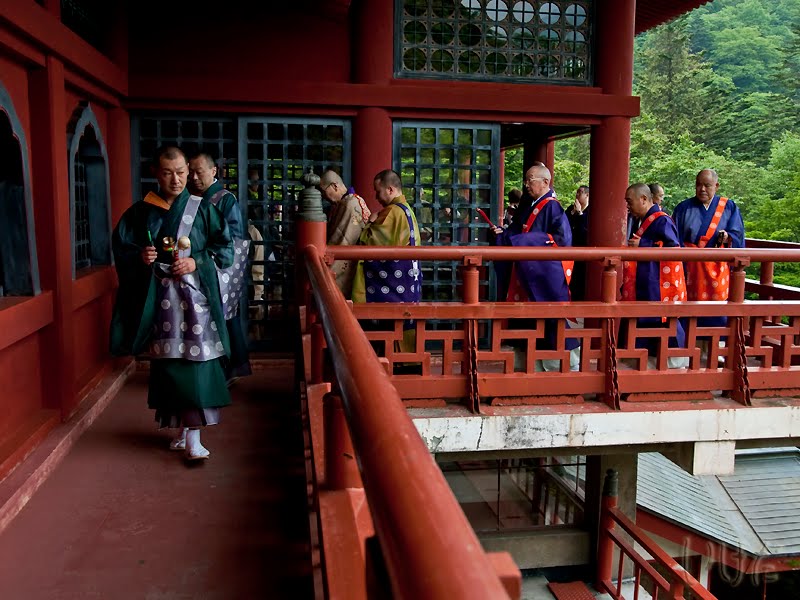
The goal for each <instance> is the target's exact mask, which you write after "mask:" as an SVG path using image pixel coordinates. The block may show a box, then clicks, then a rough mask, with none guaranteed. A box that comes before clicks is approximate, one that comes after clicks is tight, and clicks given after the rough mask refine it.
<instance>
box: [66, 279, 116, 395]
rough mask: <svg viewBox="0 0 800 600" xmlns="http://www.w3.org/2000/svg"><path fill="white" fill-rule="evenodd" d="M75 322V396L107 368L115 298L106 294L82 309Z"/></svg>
mask: <svg viewBox="0 0 800 600" xmlns="http://www.w3.org/2000/svg"><path fill="white" fill-rule="evenodd" d="M73 318H74V319H75V332H76V335H75V339H74V340H73V343H74V359H75V393H76V394H77V393H79V392H80V391H81V390H82V389H83V388H84V386H86V385H87V384H88V383H89V382H90V381H91V380H92V379H93V378H94V377H95V376H96V375H97V374H98V373H100V372H101V371H102V370H103V368H104V367H105V366H106V364H107V362H108V360H109V354H108V324H109V322H110V321H111V297H110V294H105V295H103V296H101V297H100V298H98V299H97V300H94V301H92V302H89V303H88V304H86V305H84V306H82V307H80V308H79V309H77V310H76V311H75V312H74V313H73Z"/></svg>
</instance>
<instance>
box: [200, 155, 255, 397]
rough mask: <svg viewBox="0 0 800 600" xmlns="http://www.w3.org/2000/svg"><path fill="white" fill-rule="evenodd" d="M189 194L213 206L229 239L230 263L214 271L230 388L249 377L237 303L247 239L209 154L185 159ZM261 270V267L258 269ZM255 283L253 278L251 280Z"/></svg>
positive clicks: (244, 278) (232, 199) (243, 286)
mask: <svg viewBox="0 0 800 600" xmlns="http://www.w3.org/2000/svg"><path fill="white" fill-rule="evenodd" d="M188 187H189V191H190V192H191V193H192V194H196V195H197V196H201V197H202V198H203V200H207V201H208V202H210V203H211V204H213V205H214V206H216V207H217V208H218V209H219V211H220V212H221V213H222V216H223V217H224V218H225V222H226V223H227V224H228V231H229V232H230V234H231V237H232V238H233V248H234V256H233V259H234V261H233V264H232V265H231V266H230V267H228V268H227V269H218V273H217V275H218V278H219V286H220V294H222V307H223V312H224V313H225V327H226V329H227V330H228V337H229V339H230V344H231V357H230V360H228V359H224V360H223V362H224V365H225V377H226V379H227V383H228V386H229V387H230V386H231V385H232V384H233V383H234V382H235V381H236V380H237V379H239V377H244V376H246V375H250V374H252V372H253V371H252V369H251V368H250V356H249V353H248V350H247V338H246V337H245V335H244V331H243V329H242V321H241V319H240V318H239V302H240V301H241V299H242V295H243V292H244V290H246V289H247V287H246V286H247V257H248V254H249V250H250V240H248V239H247V236H246V235H245V232H244V218H243V216H242V209H241V207H240V206H239V201H238V200H237V199H236V196H234V195H233V194H232V193H231V192H229V191H228V190H226V189H225V188H224V187H222V183H221V182H220V181H219V180H218V179H217V165H216V164H215V163H214V159H213V158H212V157H211V155H210V154H207V153H205V152H201V153H198V154H195V155H194V156H192V157H191V158H190V159H189V180H188ZM262 268H263V267H262ZM253 279H254V280H255V276H254V277H253Z"/></svg>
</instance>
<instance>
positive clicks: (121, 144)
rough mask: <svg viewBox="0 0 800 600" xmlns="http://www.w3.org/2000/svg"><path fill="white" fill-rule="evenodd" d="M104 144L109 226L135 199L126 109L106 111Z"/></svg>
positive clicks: (114, 223)
mask: <svg viewBox="0 0 800 600" xmlns="http://www.w3.org/2000/svg"><path fill="white" fill-rule="evenodd" d="M107 122H108V124H107V135H106V146H107V148H108V177H109V179H110V181H109V189H110V192H111V198H110V206H109V209H110V214H111V226H112V227H114V226H116V224H117V221H119V218H120V217H121V216H122V213H123V212H125V210H126V209H127V208H128V207H130V206H131V204H132V203H133V202H134V201H136V200H141V198H133V197H132V196H131V190H132V181H131V119H130V116H129V115H128V111H126V110H124V109H122V108H112V109H110V110H109V111H108V121H107Z"/></svg>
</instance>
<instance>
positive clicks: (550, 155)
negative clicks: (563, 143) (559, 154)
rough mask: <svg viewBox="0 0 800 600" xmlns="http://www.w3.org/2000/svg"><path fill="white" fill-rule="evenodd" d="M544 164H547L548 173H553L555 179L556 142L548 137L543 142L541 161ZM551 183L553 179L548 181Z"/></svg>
mask: <svg viewBox="0 0 800 600" xmlns="http://www.w3.org/2000/svg"><path fill="white" fill-rule="evenodd" d="M542 162H543V163H544V164H546V165H547V168H548V169H550V173H552V175H553V180H555V177H556V174H555V170H554V169H555V167H556V143H555V141H554V140H552V139H549V140H547V142H545V146H544V160H543V161H542ZM550 183H551V185H552V184H553V181H551V182H550Z"/></svg>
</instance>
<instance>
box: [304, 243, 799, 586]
mask: <svg viewBox="0 0 800 600" xmlns="http://www.w3.org/2000/svg"><path fill="white" fill-rule="evenodd" d="M300 247H304V248H305V250H304V252H305V254H304V256H305V258H306V266H307V272H308V278H309V280H310V284H309V285H308V287H305V288H304V287H303V286H304V285H306V284H304V283H303V282H301V283H300V290H299V291H300V293H301V296H300V297H301V298H305V302H303V304H304V305H305V306H306V324H307V329H306V331H307V332H308V333H309V337H308V340H309V341H308V342H307V357H308V361H309V368H308V375H307V376H308V379H309V381H310V382H311V383H317V384H319V383H321V382H323V380H324V379H325V378H326V374H325V371H326V370H325V363H324V353H323V346H324V345H325V344H327V349H328V356H329V358H330V360H331V362H332V365H333V370H334V371H335V380H336V382H337V384H338V387H339V390H340V392H341V397H342V405H343V408H344V414H345V415H346V425H345V426H344V429H343V430H342V429H341V428H340V429H339V430H337V429H336V428H333V432H334V433H335V435H330V436H329V439H330V440H339V441H338V442H336V443H337V444H342V447H345V446H347V444H346V443H343V442H341V439H342V438H343V437H348V435H349V436H351V437H352V448H353V452H354V453H355V455H356V456H357V460H358V464H359V467H360V472H361V477H362V478H363V485H364V489H365V490H366V494H367V499H368V502H369V508H370V512H371V515H372V520H373V521H374V528H375V533H376V534H377V537H378V539H379V540H380V546H381V550H382V554H383V560H384V561H385V564H386V568H387V571H388V574H389V579H390V582H391V587H392V590H393V593H394V594H395V595H396V596H397V597H398V598H403V597H411V596H413V597H415V598H416V597H420V598H428V597H430V598H433V597H458V598H472V597H474V598H490V597H499V596H500V595H503V594H505V591H504V590H503V588H502V585H501V583H500V580H499V579H498V577H497V575H496V572H495V571H494V568H493V566H492V561H491V560H490V558H489V557H488V556H487V555H486V554H485V553H484V552H483V551H482V550H481V549H480V545H479V543H478V541H477V539H476V538H475V535H474V533H473V532H472V531H471V529H470V526H469V524H468V522H467V520H466V518H465V517H464V515H463V513H462V512H461V510H460V508H459V506H458V503H457V501H456V500H455V498H454V497H453V495H452V492H451V491H450V489H449V487H448V486H447V483H446V482H445V480H444V478H443V476H442V474H441V471H440V470H439V469H438V467H437V466H436V464H435V463H434V461H433V460H432V458H431V456H430V455H429V453H428V451H427V449H426V447H425V446H424V443H423V442H422V440H421V439H420V438H419V436H418V434H417V431H416V429H415V428H414V425H413V424H412V422H411V420H410V419H409V417H408V415H407V413H406V411H405V406H404V405H403V402H402V401H401V398H402V400H405V401H406V402H424V401H425V400H426V399H432V400H434V401H436V402H443V401H444V400H446V399H448V398H449V399H463V398H465V397H468V398H469V400H470V402H471V403H472V404H471V407H472V408H473V410H476V411H479V410H480V406H479V405H480V402H483V401H486V400H487V399H488V400H489V401H491V402H495V401H497V400H500V403H504V402H510V403H513V402H514V401H515V400H516V399H518V398H519V397H520V396H525V398H523V401H530V399H531V398H534V400H535V401H538V402H545V401H546V402H558V401H564V398H567V400H566V401H568V402H583V401H585V399H586V398H587V396H591V395H594V396H596V397H597V398H599V399H601V400H603V401H605V402H606V403H607V404H608V405H609V406H611V407H614V408H619V407H620V402H621V401H623V400H630V399H631V398H632V397H633V396H635V395H636V394H639V395H643V394H644V395H646V394H647V393H649V392H657V393H658V394H659V398H662V399H663V398H664V397H665V396H668V395H669V393H670V392H671V393H673V394H674V395H676V397H678V398H686V397H691V394H692V393H697V392H696V391H697V390H713V389H721V390H723V391H727V392H728V394H729V395H730V396H731V398H733V399H734V400H737V401H738V402H740V403H741V404H745V405H746V404H750V403H751V400H752V398H753V397H754V396H755V395H757V393H758V392H761V393H764V394H775V393H780V392H784V391H789V392H792V391H797V390H793V388H796V387H798V384H797V381H798V375H799V374H800V366H798V365H797V362H798V360H797V359H798V357H800V302H798V301H787V302H768V301H754V302H745V301H744V300H745V285H746V283H745V272H744V269H745V267H746V266H748V265H749V264H750V262H751V261H753V262H761V263H762V265H767V266H768V265H769V264H770V263H774V262H784V261H785V262H800V252H798V250H797V249H795V248H788V249H787V248H778V249H772V248H770V249H766V248H747V249H737V250H731V249H702V250H699V249H683V248H676V249H671V248H670V249H632V248H619V249H616V248H615V249H609V248H567V249H560V248H524V249H523V248H489V247H424V248H395V247H393V248H375V247H369V248H366V247H329V248H328V249H327V254H328V256H326V260H329V259H332V258H333V257H335V258H342V259H351V260H352V259H359V258H364V259H378V260H386V259H403V258H405V259H409V258H417V259H422V260H447V261H450V260H459V261H461V262H462V264H463V265H464V266H463V269H464V273H463V277H462V281H463V282H464V285H463V289H462V300H463V301H462V302H447V303H421V304H418V305H409V304H360V305H355V306H352V307H349V306H348V305H347V304H346V303H345V302H344V299H343V297H342V295H341V294H340V293H339V291H338V289H336V287H335V283H334V281H333V278H332V276H331V275H330V273H329V271H328V270H327V268H326V264H325V261H324V260H323V257H322V256H321V255H320V253H319V251H318V250H316V249H315V248H314V247H305V246H304V245H303V244H300ZM521 259H526V260H544V259H546V260H566V259H577V260H587V261H601V262H602V263H603V265H604V270H603V273H602V278H601V281H602V289H601V294H600V296H601V298H602V301H600V302H574V303H537V304H535V305H534V304H533V303H507V302H499V303H498V302H494V303H490V302H479V294H478V287H479V281H478V276H479V271H478V268H479V266H480V265H481V264H483V263H484V262H485V261H487V260H521ZM623 260H683V261H692V260H702V261H707V260H725V261H729V262H730V264H731V291H730V298H729V301H728V302H704V303H700V302H685V303H667V304H663V303H647V302H626V303H619V302H617V301H616V297H617V290H618V277H617V268H618V266H619V265H620V264H621V262H622V261H623ZM765 273H766V272H765ZM765 279H766V280H767V282H766V283H767V284H768V283H769V281H768V279H769V278H768V276H765V275H762V284H764V280H765ZM759 285H761V284H759ZM767 291H770V290H767ZM767 297H777V296H776V295H774V294H773V295H771V296H767ZM534 310H535V311H536V314H533V311H534ZM719 315H725V316H728V317H729V325H728V326H727V327H714V328H711V327H701V326H699V325H698V322H697V319H698V318H699V317H703V316H719ZM545 316H546V318H550V319H566V318H569V319H577V318H584V319H586V321H585V323H584V325H583V326H582V327H578V328H575V329H569V330H567V329H565V328H564V326H563V324H562V325H560V326H559V327H560V328H559V331H558V344H559V346H558V348H556V349H555V350H549V351H546V352H545V351H538V350H536V349H535V340H536V339H537V337H538V336H540V335H541V329H540V327H541V326H542V325H541V323H540V322H541V321H543V319H544V318H545ZM653 316H658V317H663V318H665V319H666V322H667V327H666V328H664V329H656V330H648V331H644V330H637V329H636V319H637V318H639V317H653ZM356 318H360V319H379V320H387V321H389V322H390V326H389V327H388V328H387V329H385V330H384V331H369V332H366V334H365V332H363V331H362V330H361V328H360V327H359V325H358V321H357V320H356ZM523 318H524V319H531V318H533V319H534V320H535V321H536V324H535V325H534V328H533V329H529V330H511V329H508V328H506V327H505V324H504V322H505V321H506V320H508V319H523ZM679 318H683V319H686V322H687V324H688V326H687V336H688V340H689V343H688V348H685V349H672V348H669V347H668V343H667V341H668V338H669V336H670V334H672V333H674V330H675V324H676V323H677V319H679ZM408 319H414V320H416V321H417V325H416V332H417V347H416V349H415V351H414V352H409V353H400V352H395V351H394V344H393V343H392V342H393V341H394V340H396V339H399V338H400V337H401V336H402V323H403V321H404V320H408ZM434 319H435V320H439V321H442V320H451V321H456V322H459V323H460V324H461V326H460V327H456V328H454V329H452V330H447V331H441V330H435V329H428V328H427V327H426V324H427V322H428V321H429V320H434ZM622 321H627V323H628V327H629V333H628V339H627V342H628V345H627V348H624V347H621V346H620V345H619V344H618V343H617V341H616V337H615V336H616V331H617V329H616V327H617V323H618V322H622ZM478 327H484V328H486V327H491V328H492V348H490V349H485V348H484V349H481V348H478V347H477V345H476V344H475V343H474V340H475V339H476V335H475V334H476V333H477V328H478ZM631 331H632V333H631ZM568 336H569V337H579V338H581V340H582V342H583V344H582V353H581V364H580V370H579V371H578V372H576V373H575V372H573V373H570V374H569V377H563V376H560V374H559V373H538V372H535V371H534V370H533V368H532V364H533V362H534V358H542V359H557V360H560V361H561V372H562V374H563V373H567V372H568V371H569V364H568V359H567V356H568V353H567V351H566V350H565V347H564V340H565V339H566V338H567V337H568ZM637 337H648V338H654V339H656V340H657V342H658V351H657V355H656V365H655V368H653V367H651V366H648V364H647V355H646V351H642V350H639V349H637V348H635V347H634V344H633V342H635V340H636V339H637ZM700 337H707V338H710V339H711V343H710V344H709V345H708V349H707V351H706V352H705V353H703V352H701V350H700V349H699V348H696V347H695V346H696V342H697V340H698V338H700ZM726 337H727V339H728V342H727V343H724V344H723V342H722V340H723V339H724V338H726ZM515 339H516V340H517V341H519V340H521V341H522V342H523V343H525V344H528V348H527V351H528V356H526V358H525V366H524V367H523V368H521V369H515V367H514V359H515V354H514V352H513V351H508V350H507V349H504V348H503V347H502V346H501V342H502V341H504V340H512V341H513V340H515ZM432 340H436V341H438V342H439V343H440V344H441V347H442V350H441V352H440V354H441V357H437V356H433V355H432V354H433V353H432V352H430V351H428V350H426V341H432ZM469 340H472V342H470V341H469ZM381 343H382V344H383V346H384V351H383V354H384V356H383V361H382V362H379V360H378V358H377V356H376V355H375V352H374V350H373V345H380V344H381ZM371 344H372V345H371ZM457 344H461V348H460V349H457V348H456V345H457ZM720 345H723V346H724V347H723V348H720ZM678 354H682V355H688V357H689V360H690V364H689V366H688V368H686V369H685V370H684V371H683V373H682V375H683V376H682V377H680V378H678V377H674V375H673V374H672V373H668V372H667V370H666V362H667V358H669V357H670V356H676V355H678ZM626 358H627V359H632V360H634V361H636V362H637V363H638V366H637V365H634V367H633V368H630V367H629V368H627V369H623V368H621V364H620V361H621V359H626ZM437 361H438V362H437ZM397 363H406V364H409V363H411V364H414V363H416V364H417V366H418V367H419V372H420V374H418V375H406V374H394V373H393V370H394V365H396V364H397ZM753 363H756V364H753ZM469 365H473V367H472V368H470V366H469ZM544 381H546V382H547V384H546V385H541V384H542V383H543V382H544ZM471 390H472V391H471ZM378 399H379V401H376V400H378ZM326 410H327V407H326ZM326 427H327V424H326ZM348 431H349V434H348ZM328 442H329V440H328V439H326V445H327V444H328ZM348 443H349V441H348ZM348 452H349V450H348V451H346V452H344V453H343V452H338V457H339V458H341V456H343V455H347V453H348ZM334 454H335V453H329V456H326V462H327V459H330V458H331V457H332V456H333V455H334ZM333 459H334V462H335V459H336V456H333ZM351 463H352V461H351ZM351 467H352V464H351ZM328 475H329V476H330V480H333V479H339V480H340V485H341V486H347V485H351V484H353V481H354V480H356V479H358V476H357V474H356V475H355V476H352V475H348V474H347V472H346V469H344V470H342V471H341V472H338V471H337V468H336V466H335V464H333V462H332V463H331V464H330V465H329V466H327V467H326V476H328ZM348 482H350V483H348ZM356 484H357V485H360V482H357V483H356ZM421 507H424V508H425V509H424V510H421ZM606 517H607V519H608V521H607V523H606V526H605V527H604V532H605V533H604V534H603V535H604V536H605V537H604V540H605V542H604V543H608V542H610V543H611V544H612V545H613V544H616V545H617V546H618V547H619V548H621V553H622V554H624V555H626V556H628V557H629V558H630V559H633V561H634V563H635V564H636V565H637V566H636V567H635V569H636V572H637V577H641V574H642V573H646V574H647V575H648V577H650V578H651V579H652V580H653V581H654V582H655V584H656V586H657V587H658V586H659V585H660V586H661V589H662V590H665V593H669V594H672V596H670V597H672V598H679V597H682V596H679V595H675V594H677V590H678V589H679V587H680V586H679V585H678V584H679V583H680V584H681V585H682V586H683V587H682V588H681V589H691V590H692V593H693V594H695V596H696V597H699V598H706V599H711V598H713V596H711V595H710V594H708V592H706V591H705V590H703V589H702V588H699V589H698V590H695V589H694V587H693V586H694V585H695V584H696V583H697V582H696V581H694V580H693V579H691V577H689V576H688V574H686V573H685V572H682V571H681V569H680V567H679V566H677V565H676V564H675V563H674V561H671V559H670V558H669V557H667V556H666V555H664V554H663V552H661V551H660V550H659V549H658V548H657V547H655V545H654V544H653V543H652V541H651V540H649V538H647V537H646V536H644V534H641V532H640V531H639V530H638V529H637V528H636V526H635V524H633V523H632V522H631V521H630V520H628V519H627V518H626V517H625V516H624V515H623V514H621V513H620V512H619V511H617V510H616V509H615V508H613V507H609V510H607V511H606ZM615 523H616V524H617V525H619V527H620V528H621V529H622V530H623V531H625V532H626V533H627V534H628V535H630V536H631V537H632V538H633V539H634V540H635V541H636V542H638V543H640V544H641V545H642V546H643V547H645V548H646V549H647V551H648V552H649V553H650V554H651V555H652V556H653V557H656V561H657V562H658V563H659V564H661V566H663V567H664V568H668V569H670V570H671V572H672V573H673V575H671V576H669V577H667V578H664V577H663V576H661V575H659V574H658V572H656V571H655V569H653V568H652V567H651V566H650V565H649V564H647V562H646V561H645V559H643V558H642V557H639V556H638V555H636V553H635V551H634V550H633V548H632V546H630V545H627V544H628V542H626V541H625V539H624V538H622V537H620V536H619V535H618V533H616V532H615V531H614V527H615V526H614V524H615ZM651 547H652V550H651ZM606 554H607V553H606ZM603 560H605V559H603ZM670 561H671V562H670ZM662 563H663V564H662ZM621 574H622V571H620V577H619V578H621ZM515 577H517V581H516V584H517V585H518V583H519V581H518V576H515ZM606 580H610V576H609V577H608V578H604V579H603V581H604V582H605V581H606ZM673 580H674V581H673ZM505 582H506V583H507V580H505ZM604 585H605V584H604ZM697 585H699V584H697ZM512 587H513V586H512ZM609 592H610V593H612V594H613V593H616V594H617V595H616V596H615V597H616V598H619V597H620V596H619V595H618V594H619V590H617V591H616V592H611V590H610V589H609ZM681 593H683V592H681Z"/></svg>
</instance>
